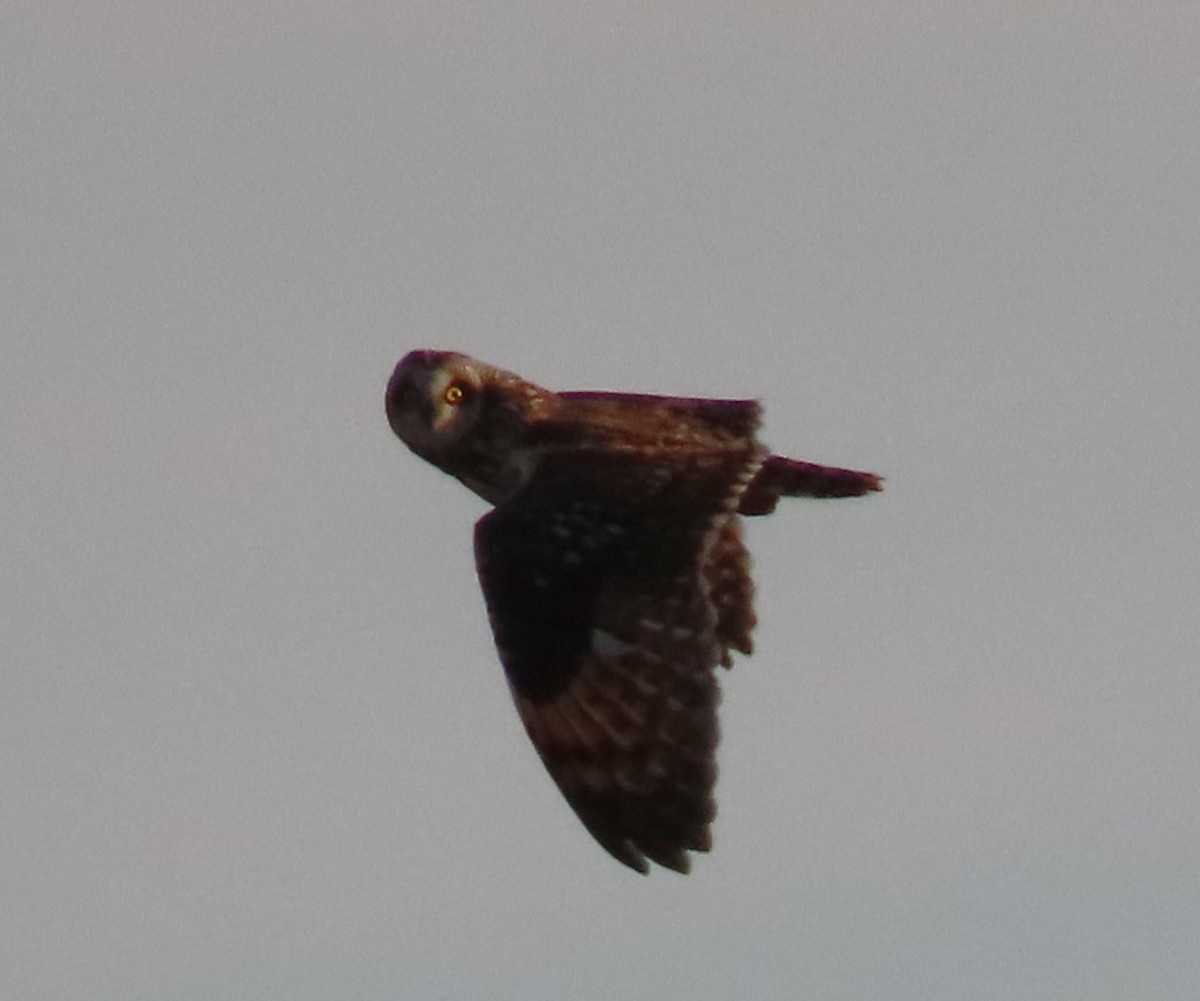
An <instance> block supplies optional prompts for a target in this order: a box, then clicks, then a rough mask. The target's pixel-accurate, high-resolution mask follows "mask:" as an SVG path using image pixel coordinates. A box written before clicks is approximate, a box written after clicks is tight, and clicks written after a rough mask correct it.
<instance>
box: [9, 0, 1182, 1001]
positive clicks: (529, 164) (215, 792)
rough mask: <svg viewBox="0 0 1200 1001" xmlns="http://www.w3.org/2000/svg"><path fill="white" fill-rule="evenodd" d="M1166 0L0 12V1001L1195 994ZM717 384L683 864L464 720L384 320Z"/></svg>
mask: <svg viewBox="0 0 1200 1001" xmlns="http://www.w3.org/2000/svg"><path fill="white" fill-rule="evenodd" d="M1198 54H1200V7H1198V6H1197V5H1196V4H1195V3H1193V2H1186V0H1176V2H1157V0H1148V2H1138V3H1118V2H1089V3H1084V2H1067V0H1049V2H1039V3H1033V2H1029V0H1004V2H995V3H990V2H989V3H984V2H972V0H967V2H964V0H953V2H951V0H945V2H933V0H916V2H913V3H905V4H896V3H885V2H882V0H865V2H861V3H845V2H843V0H820V2H803V3H800V2H788V3H745V4H719V3H711V2H705V0H690V2H687V3H671V2H668V3H661V4H645V3H635V2H625V0H616V2H612V3H604V4H578V3H573V2H562V0H555V2H529V0H514V2H503V3H501V2H497V3H483V2H475V3H463V2H457V0H451V2H446V0H436V2H433V0H431V2H427V3H407V2H399V3H397V2H387V3H384V2H368V0H343V2H338V3H330V2H314V0H300V2H294V3H282V2H258V3H256V2H250V3H247V2H244V0H238V2H236V3H235V2H230V0H215V2H211V3H206V4H180V3H171V2H163V0H127V2H123V3H94V4H67V3H24V2H14V3H9V4H7V5H6V6H5V12H4V16H3V30H2V31H0V84H2V86H0V142H2V143H3V157H2V159H0V177H2V185H3V188H2V191H0V195H2V197H0V255H2V260H0V319H2V323H3V327H2V336H3V353H2V355H0V449H2V451H0V462H2V472H0V476H2V482H0V498H2V500H0V672H2V689H0V995H2V996H3V997H5V998H14V999H16V998H21V999H24V1001H59V999H75V998H79V999H89V1001H92V999H95V1001H106V999H114V1001H115V999H121V1001H207V999H212V998H250V999H256V998H279V999H288V1001H293V999H296V1001H308V999H329V998H355V999H366V1001H375V999H391V998H434V999H459V998H474V997H480V998H482V997H487V998H490V999H499V1001H538V999H563V998H567V999H581V1001H593V999H595V1001H601V999H611V998H623V999H630V1001H641V999H655V1001H659V999H667V1001H670V999H683V998H686V999H689V1001H694V999H728V998H738V997H745V998H755V999H763V1001H773V999H795V998H804V999H829V1001H843V999H844V1001H853V999H861V998H887V999H912V1001H931V999H932V1001H941V999H945V1001H950V999H955V1001H957V999H963V998H971V999H976V998H982V999H1020V1001H1041V999H1054V1001H1061V999H1080V1001H1083V999H1087V1001H1097V999H1100V1001H1103V999H1114V1001H1116V999H1121V1001H1127V999H1131V998H1139V999H1140V998H1147V999H1155V1001H1176V999H1178V1001H1194V999H1195V998H1196V997H1198V996H1200V823H1198V817H1200V783H1198V774H1200V672H1198V668H1197V660H1198V657H1197V650H1198V649H1200V627H1198V625H1197V609H1198V608H1200V557H1198V553H1200V516H1198V514H1197V495H1198V493H1200V449H1198V448H1197V434H1198V432H1200V391H1198V389H1197V383H1198V381H1200V68H1198V67H1200V55H1198ZM418 346H437V347H447V348H456V349H459V350H464V351H467V352H470V353H472V354H476V355H478V356H480V357H483V358H486V359H488V360H491V361H494V362H496V363H498V364H500V365H502V366H504V367H506V368H510V369H513V370H515V371H517V372H520V373H522V374H523V375H525V376H527V377H528V378H531V379H533V380H535V381H537V382H540V383H542V384H544V385H548V386H550V387H552V388H561V389H570V388H577V389H578V388H599V389H625V390H631V391H643V392H670V393H678V394H687V395H716V396H735V397H736V396H757V397H759V398H761V399H762V400H763V401H764V403H765V405H766V414H767V418H766V428H765V437H766V439H767V441H768V442H769V443H770V444H771V445H773V446H774V447H775V448H776V449H777V450H780V451H786V452H789V453H791V454H793V455H796V456H799V457H803V458H807V459H812V460H816V461H826V462H831V463H838V464H846V465H856V466H859V467H861V468H867V469H872V470H876V471H878V472H881V473H883V474H885V475H886V476H887V477H888V481H887V489H886V491H885V492H884V493H883V494H881V495H878V496H875V497H872V498H870V499H868V500H864V501H847V502H841V503H832V502H831V503H828V504H824V505H822V504H819V503H817V502H800V501H797V502H793V503H791V504H787V505H784V506H783V507H781V508H780V510H779V511H778V513H777V514H776V515H775V516H774V517H773V518H771V519H763V520H760V521H756V522H754V523H753V524H752V525H751V527H750V528H749V535H750V540H751V544H752V547H753V550H754V552H755V554H756V567H757V578H758V582H759V591H760V593H759V602H758V608H759V615H760V620H761V625H760V628H759V630H758V633H757V641H758V649H757V652H756V654H755V656H754V658H753V659H751V660H742V661H741V662H739V664H738V665H737V667H736V668H735V669H734V671H733V672H732V673H731V674H730V675H728V676H727V677H725V678H724V681H725V704H724V709H723V716H722V722H723V733H724V737H723V743H722V748H721V766H722V772H721V780H720V783H719V786H718V795H719V800H720V806H721V812H720V816H719V818H718V821H717V824H716V826H715V831H714V834H715V848H714V851H713V853H712V854H711V855H710V856H708V857H701V858H697V859H696V863H695V866H694V871H693V874H692V875H690V876H689V877H687V878H681V877H678V876H676V875H675V874H673V873H669V872H665V871H657V872H655V873H654V874H653V875H652V876H651V877H649V878H641V877H639V876H637V875H636V874H634V873H631V872H629V871H627V870H625V869H624V868H622V867H621V866H619V865H617V864H616V863H614V862H613V861H612V860H611V859H610V858H609V857H608V856H607V855H605V854H604V853H603V852H602V851H601V850H600V849H599V848H598V847H597V846H596V845H595V844H594V843H593V842H592V840H591V839H590V837H589V836H588V835H587V833H586V832H585V831H584V830H583V828H582V827H581V826H580V825H579V823H578V822H577V821H576V819H575V818H574V816H573V815H572V814H571V812H570V810H569V809H568V808H567V807H566V806H565V804H564V802H563V801H562V800H561V797H560V796H559V794H558V792H557V790H556V789H555V788H554V787H553V785H552V783H551V782H550V780H549V778H548V777H547V776H546V775H545V773H544V772H543V770H542V768H541V765H540V764H539V762H538V760H537V758H536V756H535V754H534V753H533V751H532V750H531V748H530V747H529V746H527V741H526V738H525V736H524V734H523V732H522V730H521V727H520V725H519V723H518V721H517V718H516V714H515V712H513V710H512V708H511V705H510V704H509V700H508V695H507V693H506V690H505V685H504V680H503V676H502V673H501V670H500V668H499V666H498V663H497V661H496V658H495V653H494V649H493V646H492V641H491V636H490V634H489V631H488V627H487V624H486V620H485V616H484V611H483V606H482V600H481V598H480V595H479V593H478V588H477V585H476V581H475V579H474V569H473V563H472V555H471V526H472V523H473V521H474V520H475V519H476V518H477V517H479V516H480V515H481V514H482V513H483V510H484V508H483V505H482V503H481V502H480V501H478V500H477V499H476V498H474V497H473V496H472V495H470V494H469V493H468V492H467V491H465V490H463V489H462V488H461V487H460V486H459V485H458V484H457V483H455V482H454V481H452V480H450V479H448V478H446V477H444V476H442V475H441V474H439V473H437V472H436V471H435V470H433V469H432V468H429V467H426V466H424V465H423V464H422V463H420V462H419V461H418V460H417V459H415V458H414V457H413V456H411V455H410V454H408V453H407V451H406V450H405V449H404V448H403V446H401V445H400V444H399V443H398V442H397V441H395V440H394V439H393V438H392V436H391V433H390V431H389V429H388V427H387V424H386V421H385V419H384V414H383V399H382V394H383V388H384V385H385V383H386V381H387V378H388V376H389V374H390V372H391V369H392V366H393V365H394V363H395V361H396V359H397V358H399V357H400V355H401V354H403V353H404V352H405V351H407V350H408V349H410V348H412V347H418Z"/></svg>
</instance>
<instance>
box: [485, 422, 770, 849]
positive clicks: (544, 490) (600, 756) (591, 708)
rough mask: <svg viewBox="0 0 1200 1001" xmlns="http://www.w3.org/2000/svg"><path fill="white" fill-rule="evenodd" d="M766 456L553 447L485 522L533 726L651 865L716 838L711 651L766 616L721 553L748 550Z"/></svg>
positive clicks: (587, 814)
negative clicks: (749, 488)
mask: <svg viewBox="0 0 1200 1001" xmlns="http://www.w3.org/2000/svg"><path fill="white" fill-rule="evenodd" d="M759 461H760V456H759V453H758V450H757V447H756V446H754V445H753V443H752V442H750V443H746V444H744V445H741V446H738V447H733V446H729V447H725V448H720V449H714V450H711V451H708V452H705V453H703V454H700V453H690V454H688V453H683V454H678V453H677V454H674V455H670V456H664V455H663V454H662V453H655V454H645V453H641V452H639V451H637V450H632V449H631V450H623V451H622V450H617V451H607V450H586V449H585V450H578V451H571V452H562V453H554V454H552V455H550V456H548V457H547V458H546V459H545V460H544V461H543V464H542V466H541V467H540V468H539V470H538V472H537V474H536V475H535V476H534V477H533V479H532V481H531V482H530V483H529V484H528V485H527V486H526V487H525V488H524V489H523V490H522V491H520V492H519V493H518V494H517V495H515V496H514V497H513V498H511V500H509V501H508V502H506V503H505V504H503V505H501V506H500V507H499V508H497V509H496V510H495V511H493V512H492V513H491V514H489V515H487V516H486V517H485V518H483V519H482V520H481V521H480V522H479V524H478V525H477V527H476V535H475V553H476V562H477V565H478V568H479V577H480V583H481V584H482V587H483V592H484V597H485V599H486V601H487V606H488V614H489V617H490V619H491V623H492V630H493V632H494V634H495V637H496V645H497V647H498V648H499V651H500V657H501V660H502V661H503V663H504V667H505V670H506V672H507V675H508V680H509V685H510V687H511V689H512V693H513V698H514V700H515V701H516V705H517V709H518V711H519V712H520V714H521V718H522V720H523V722H524V724H525V728H526V731H527V732H528V733H529V736H530V738H531V740H532V741H533V743H534V746H535V747H536V748H537V750H538V753H539V754H540V755H541V758H542V761H543V762H544V763H545V765H546V768H547V769H548V770H549V772H550V774H551V776H552V777H553V778H554V780H555V782H556V783H557V784H558V786H559V788H560V789H561V790H562V792H563V795H564V796H565V797H566V798H567V801H568V802H569V803H570V804H571V806H572V807H573V808H574V810H575V812H576V813H577V814H578V815H579V817H580V819H581V820H582V821H583V823H584V824H585V825H586V826H587V828H588V830H589V831H590V832H591V833H592V835H593V836H594V837H595V838H596V840H597V841H599V842H600V844H601V845H603V846H604V848H606V849H607V850H608V851H609V852H610V853H611V854H612V855H613V856H614V857H616V858H617V859H619V860H620V861H621V862H624V863H625V864H626V865H628V866H631V867H632V868H634V869H637V870H639V871H641V872H647V871H648V870H649V865H648V863H647V861H646V860H647V859H650V860H652V861H654V862H657V863H658V864H660V865H663V866H667V867H669V868H672V869H675V870H677V871H679V872H686V871H687V869H688V856H687V852H688V851H689V850H690V851H707V850H708V848H709V846H710V833H709V824H710V823H711V821H712V819H713V816H714V815H715V812H716V806H715V803H714V801H713V795H712V790H713V785H714V782H715V781H716V760H715V751H716V746H717V703H718V701H719V697H720V693H719V690H718V687H717V682H716V679H715V677H714V674H713V667H714V665H716V664H717V663H719V662H722V661H727V659H728V648H729V647H730V646H733V647H736V648H738V649H743V648H745V647H746V646H748V642H749V641H748V629H749V625H750V624H752V622H753V617H752V615H750V613H749V609H748V600H749V592H748V590H746V588H747V587H748V580H747V582H746V584H744V585H743V584H741V583H737V582H735V581H734V580H733V576H729V575H728V574H727V575H726V576H720V575H717V576H714V570H713V567H715V566H717V565H718V564H719V565H722V566H724V565H725V563H727V562H728V561H727V558H726V555H727V554H728V553H729V552H734V553H735V555H738V556H739V558H740V557H741V556H744V551H743V550H742V549H741V543H740V540H739V539H738V536H737V533H736V531H732V532H731V531H730V529H729V528H728V527H727V526H729V525H730V524H732V523H734V522H735V521H736V514H735V510H736V506H737V500H738V496H739V494H740V492H741V490H742V489H743V488H744V486H745V483H746V482H747V480H748V479H749V477H750V476H751V475H752V473H753V471H754V469H756V468H757V465H758V463H759ZM714 560H715V561H716V562H715V563H714V562H712V561H714ZM740 565H741V567H742V571H743V573H744V569H745V568H744V562H743V563H741V564H740ZM734 576H736V575H734ZM727 577H728V579H727ZM714 595H716V596H717V597H718V598H719V601H717V600H714ZM747 615H750V617H749V619H747V617H746V616H747Z"/></svg>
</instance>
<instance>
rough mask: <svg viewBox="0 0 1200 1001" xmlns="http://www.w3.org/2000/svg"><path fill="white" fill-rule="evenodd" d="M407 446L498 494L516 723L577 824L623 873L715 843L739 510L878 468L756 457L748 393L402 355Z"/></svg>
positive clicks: (393, 386)
mask: <svg viewBox="0 0 1200 1001" xmlns="http://www.w3.org/2000/svg"><path fill="white" fill-rule="evenodd" d="M386 405H387V416H388V422H389V423H390V424H391V426H392V430H394V431H395V432H396V435H397V436H398V437H399V438H400V440H401V441H403V442H404V443H405V444H406V445H407V446H408V447H409V448H410V449H412V451H413V452H415V453H416V454H417V455H419V456H421V457H422V458H424V459H426V460H428V461H429V462H431V463H433V465H435V466H437V467H438V469H441V470H442V471H443V472H446V473H449V474H450V475H451V476H454V477H456V478H457V479H459V480H461V481H462V482H463V483H464V484H466V485H467V486H468V487H470V489H471V490H473V491H474V492H475V493H477V494H478V495H479V496H480V497H482V498H483V499H484V500H485V501H487V502H488V503H489V504H491V505H493V506H494V510H492V511H490V512H489V513H488V514H486V515H485V516H484V517H483V518H481V519H480V520H479V522H478V523H477V524H476V526H475V562H476V567H477V569H478V573H479V582H480V584H481V586H482V588H483V596H484V600H485V602H486V604H487V611H488V618H489V620H490V621H491V626H492V632H493V634H494V636H495V640H496V647H497V649H498V650H499V654H500V659H501V661H502V662H503V664H504V670H505V674H506V675H507V678H508V684H509V689H510V690H511V692H512V696H513V700H514V701H515V702H516V706H517V711H518V712H519V713H520V716H521V720H522V721H523V723H524V725H525V729H526V731H527V732H528V734H529V737H530V739H531V740H532V741H533V745H534V747H536V748H537V751H538V754H539V755H540V756H541V758H542V762H543V763H544V764H545V766H546V769H547V770H548V771H549V772H550V775H551V776H552V777H553V779H554V781H555V782H556V783H557V784H558V787H559V789H560V790H561V791H562V793H563V795H564V796H565V797H566V799H567V802H568V803H570V804H571V807H572V808H573V809H574V810H575V812H576V813H577V814H578V815H579V819H580V820H582V821H583V824H584V826H585V827H587V829H588V830H589V831H590V832H591V834H592V836H593V837H595V839H596V840H597V841H598V842H599V843H600V844H601V845H602V846H603V847H604V848H605V849H607V850H608V851H609V852H610V853H611V854H612V855H613V856H614V857H615V858H616V859H617V860H618V861H620V862H623V863H624V864H625V865H627V866H630V867H631V868H633V869H636V870H638V871H639V872H642V873H645V872H648V871H649V869H650V866H649V863H648V862H647V859H649V860H650V861H653V862H656V863H658V864H659V865H662V866H666V867H668V868H670V869H674V870H676V871H678V872H681V873H686V872H687V871H688V868H689V861H690V856H689V855H688V854H687V853H688V852H689V851H692V852H704V851H708V850H709V848H710V847H711V843H712V841H711V834H710V824H711V822H712V820H713V817H714V816H715V814H716V804H715V801H714V799H713V785H714V783H715V782H716V776H717V766H716V747H717V704H718V702H719V700H720V691H719V688H718V685H717V679H716V676H715V671H714V669H715V667H716V666H717V665H718V664H720V665H722V666H724V667H729V666H730V665H731V664H732V654H733V652H734V651H737V652H739V653H742V654H749V653H750V652H751V649H752V646H751V639H750V634H751V631H752V629H753V627H754V624H755V616H754V610H753V594H754V587H753V584H752V583H751V580H750V572H749V557H748V555H747V552H746V548H745V546H744V544H743V542H742V526H741V516H743V515H763V514H770V513H771V512H772V511H773V510H774V509H775V505H776V503H777V502H778V501H779V499H780V498H781V497H858V496H861V495H863V494H866V493H869V492H871V491H873V490H879V489H880V477H878V476H876V475H875V474H873V473H861V472H855V471H853V470H850V469H838V468H831V467H828V466H819V465H815V464H813V463H809V462H799V461H796V460H794V459H787V458H784V457H783V456H779V455H772V454H770V452H769V451H768V450H767V449H766V448H764V447H763V446H762V445H761V444H760V443H759V441H758V440H757V437H756V434H755V432H756V431H757V429H758V424H759V413H760V411H759V405H758V403H757V402H755V401H753V400H703V399H687V398H680V397H669V396H643V395H632V394H627V393H601V392H572V393H554V392H551V391H549V390H546V389H542V388H541V387H540V386H535V385H534V384H533V383H530V382H526V381H525V380H524V379H522V378H520V377H519V376H516V375H514V374H513V373H511V372H505V371H503V370H502V369H498V368H495V367H494V366H492V365H488V364H486V363H484V362H480V361H476V360H475V359H473V358H469V357H467V356H466V355H462V354H456V353H453V352H445V351H413V352H411V353H409V354H408V355H406V356H405V357H404V358H403V359H401V361H400V363H399V364H398V365H397V366H396V370H395V372H394V373H393V375H392V378H391V380H390V382H389V383H388V387H387V396H386Z"/></svg>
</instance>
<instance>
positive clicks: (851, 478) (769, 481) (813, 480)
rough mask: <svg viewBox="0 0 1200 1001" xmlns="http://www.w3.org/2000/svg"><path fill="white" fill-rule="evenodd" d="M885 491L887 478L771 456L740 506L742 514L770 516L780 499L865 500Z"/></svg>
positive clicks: (748, 488)
mask: <svg viewBox="0 0 1200 1001" xmlns="http://www.w3.org/2000/svg"><path fill="white" fill-rule="evenodd" d="M882 489H883V477H881V476H876V475H875V474H874V473H860V472H858V471H857V470H854V469H839V468H838V467H836V466H818V465H817V464H816V463H815V462H800V461H799V460H798V459H787V458H784V457H783V456H782V455H772V456H768V457H767V459H766V461H765V462H763V464H762V465H761V466H760V467H759V469H758V472H757V473H756V474H755V476H754V479H752V480H751V481H750V485H749V486H747V487H746V489H745V491H744V492H743V494H742V497H741V500H740V501H739V502H738V513H739V514H746V515H755V514H770V513H771V512H772V511H774V510H775V505H776V504H778V503H779V498H780V497H862V496H863V495H864V494H868V493H870V492H871V491H873V490H882Z"/></svg>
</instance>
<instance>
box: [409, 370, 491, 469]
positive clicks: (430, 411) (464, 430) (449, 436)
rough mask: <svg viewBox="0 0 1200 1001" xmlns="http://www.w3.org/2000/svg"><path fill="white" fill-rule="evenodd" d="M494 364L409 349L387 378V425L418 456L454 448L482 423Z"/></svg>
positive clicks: (430, 454)
mask: <svg viewBox="0 0 1200 1001" xmlns="http://www.w3.org/2000/svg"><path fill="white" fill-rule="evenodd" d="M489 374H490V366H488V365H484V364H483V363H481V362H477V361H475V360H474V359H473V358H468V357H467V356H466V355H461V354H456V353H454V352H452V351H410V352H409V353H408V354H406V355H405V356H404V357H403V358H401V359H400V363H399V364H398V365H397V366H396V370H395V372H393V373H392V378H391V381H389V382H388V388H387V396H386V405H387V416H388V423H390V424H391V425H392V430H393V431H395V432H396V436H397V437H398V438H399V439H400V440H401V441H402V442H404V444H406V445H407V446H408V447H409V448H411V449H412V450H413V451H414V452H416V453H417V454H418V455H421V456H424V457H426V458H429V457H431V456H433V455H436V454H437V453H439V452H444V451H446V450H450V449H453V448H454V446H455V445H457V444H459V443H460V442H461V441H462V439H463V438H464V436H466V435H467V434H468V433H469V432H470V431H471V429H472V428H474V427H475V425H476V424H477V423H478V422H479V417H480V414H481V413H482V412H483V407H484V403H485V400H484V388H485V384H486V383H487V381H488V376H489Z"/></svg>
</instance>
